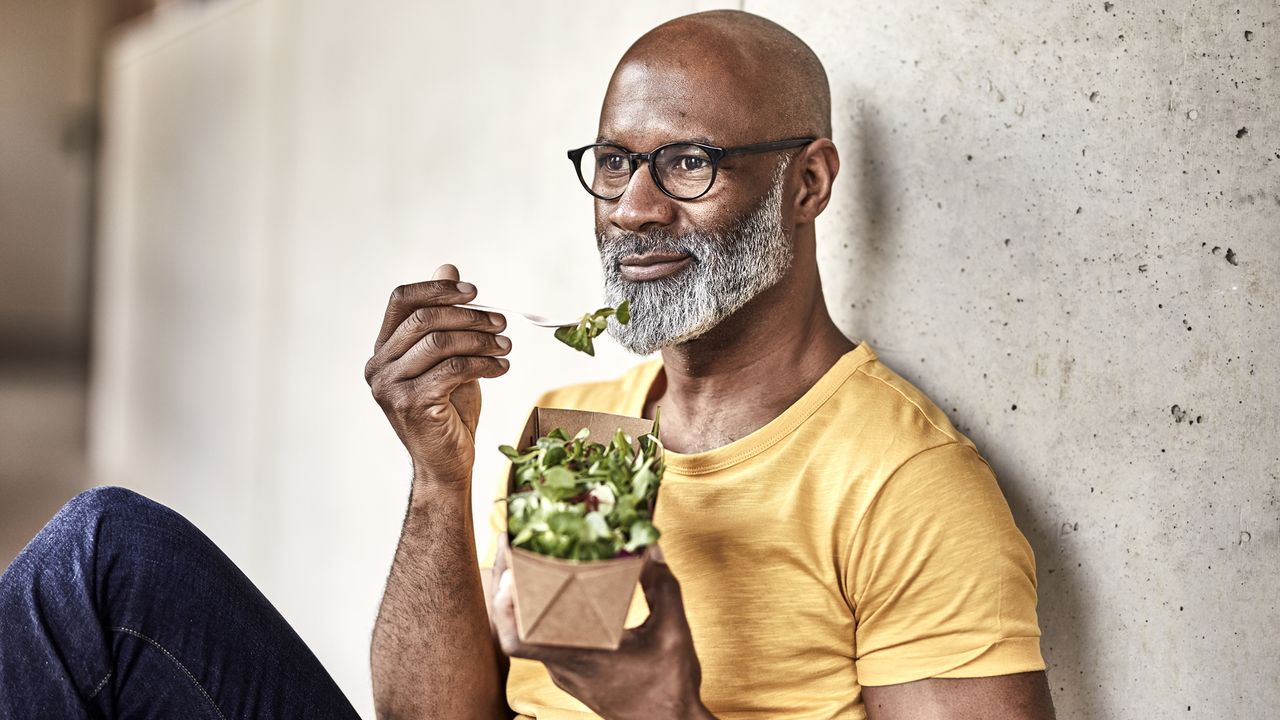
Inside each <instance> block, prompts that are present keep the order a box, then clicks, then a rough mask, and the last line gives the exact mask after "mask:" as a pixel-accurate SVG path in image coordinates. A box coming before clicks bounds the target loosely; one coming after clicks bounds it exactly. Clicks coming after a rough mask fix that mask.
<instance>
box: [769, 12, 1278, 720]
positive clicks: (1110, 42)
mask: <svg viewBox="0 0 1280 720" xmlns="http://www.w3.org/2000/svg"><path fill="white" fill-rule="evenodd" d="M822 5H823V7H822V9H821V11H818V10H817V9H816V8H815V7H813V5H812V4H807V3H790V2H783V1H781V0H778V1H776V2H762V1H758V0H748V2H747V3H746V8H747V9H748V10H752V11H756V12H759V13H761V14H763V15H766V16H768V17H770V18H773V19H775V20H777V21H778V22H780V23H782V24H783V25H785V26H787V27H788V28H791V29H792V30H793V31H795V32H796V33H797V34H799V35H800V36H801V37H803V38H805V39H806V40H807V41H808V42H809V43H810V44H811V45H812V46H813V48H814V49H815V50H816V51H817V53H818V54H819V55H820V56H821V57H822V58H823V59H824V61H825V62H826V65H827V69H828V73H829V74H830V79H831V84H832V89H833V92H834V96H835V97H834V107H835V111H834V112H835V123H836V134H837V137H836V142H837V144H838V145H839V147H840V148H841V151H842V154H843V159H844V163H845V165H844V169H843V171H842V174H841V176H840V178H839V180H838V185H839V197H838V198H837V201H836V202H834V203H833V206H832V207H831V208H830V210H829V211H828V213H827V215H826V216H824V218H823V219H822V221H821V224H820V229H819V236H820V242H821V243H822V245H823V251H822V256H821V260H820V262H821V263H822V268H823V276H824V280H825V283H826V290H827V296H828V299H829V301H830V304H831V305H832V306H833V308H834V309H835V312H836V316H837V317H838V319H839V322H840V323H841V325H842V327H843V328H845V329H846V331H847V332H848V333H850V334H851V335H853V336H855V337H862V338H866V339H868V340H869V341H870V342H871V344H872V347H874V348H876V349H877V350H878V351H879V352H880V353H881V355H882V356H883V357H884V358H885V359H886V360H887V361H888V362H889V363H890V364H891V365H892V366H893V367H894V368H896V369H897V370H898V371H899V372H901V373H902V374H903V375H905V376H906V377H908V378H909V379H911V380H912V381H913V382H915V383H916V384H917V385H918V386H919V387H921V388H922V389H923V390H925V391H926V392H927V393H928V394H930V395H931V396H932V397H933V398H934V399H935V400H936V401H937V402H938V403H939V404H940V405H942V406H943V407H944V408H945V409H946V410H947V411H948V412H949V413H950V415H951V417H952V419H953V420H954V421H955V422H956V423H957V424H958V425H959V426H960V428H961V429H962V430H963V431H964V432H966V433H968V434H969V435H970V437H972V438H973V439H974V441H975V442H976V443H977V444H978V446H979V447H980V448H981V449H982V451H983V452H984V453H985V454H986V455H987V457H988V458H990V459H991V460H992V462H993V465H994V466H995V468H996V470H997V472H998V473H999V477H1000V481H1001V484H1002V487H1003V488H1004V490H1005V493H1006V494H1007V496H1008V498H1009V500H1010V503H1011V505H1012V506H1013V508H1014V512H1015V515H1016V517H1017V520H1018V523H1019V526H1020V527H1021V528H1022V529H1023V531H1024V532H1025V533H1026V534H1027V535H1028V537H1029V539H1030V540H1031V543H1032V545H1033V546H1034V548H1035V551H1036V557H1037V562H1038V569H1039V573H1038V574H1039V582H1040V614H1041V620H1042V627H1043V630H1044V650H1045V654H1046V657H1047V659H1048V662H1049V664H1050V666H1051V667H1050V677H1051V680H1052V683H1053V688H1054V692H1055V697H1056V701H1057V704H1058V709H1059V717H1062V718H1133V719H1135V720H1136V719H1138V718H1166V717H1208V718H1262V717H1274V716H1275V713H1276V710H1275V708H1276V707H1278V706H1280V680H1277V678H1280V639H1278V634H1280V601H1278V599H1277V598H1280V439H1278V438H1277V426H1280V409H1278V408H1280V404H1278V402H1280V392H1278V389H1277V388H1278V385H1280V359H1278V357H1277V353H1276V348H1278V347H1280V305H1278V304H1280V7H1278V6H1277V5H1276V4H1275V3H1274V2H1264V1H1262V0H1256V1H1245V2H1237V3H1225V2H1185V1H1184V2H1165V3H1157V2H1135V1H1132V0H1130V1H1126V0H1116V2H1114V3H1112V2H1107V3H1103V2H1101V0H1099V1H1098V2H981V1H972V0H960V1H957V2H950V3H942V4H938V3H933V2H916V1H915V0H904V1H903V2H896V3H862V2H857V3H836V2H831V3H823V4H822Z"/></svg>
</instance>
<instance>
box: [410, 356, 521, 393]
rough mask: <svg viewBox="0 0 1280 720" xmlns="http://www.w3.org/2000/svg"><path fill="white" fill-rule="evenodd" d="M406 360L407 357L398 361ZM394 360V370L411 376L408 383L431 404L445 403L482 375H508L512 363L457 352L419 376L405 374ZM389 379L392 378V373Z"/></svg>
mask: <svg viewBox="0 0 1280 720" xmlns="http://www.w3.org/2000/svg"><path fill="white" fill-rule="evenodd" d="M402 361H404V358H402V359H401V360H397V361H396V363H399V362H402ZM396 363H392V366H393V367H392V368H391V370H390V372H391V373H393V374H395V375H397V376H399V377H402V378H408V379H407V380H405V382H408V383H410V384H411V385H412V393H413V394H415V395H418V396H419V397H420V398H421V399H422V401H423V402H425V403H426V404H428V405H432V404H439V403H443V402H444V401H445V400H446V399H447V398H448V397H449V396H450V395H452V394H453V391H454V390H456V389H458V386H460V385H464V384H466V383H469V382H474V381H476V380H480V379H481V378H496V377H501V376H502V375H505V374H506V372H507V369H508V368H510V367H511V362H510V361H509V360H507V359H506V358H504V357H478V356H475V355H454V356H453V357H447V358H445V359H444V360H442V361H440V362H439V363H438V364H437V365H436V366H435V367H432V368H431V369H430V370H428V371H427V372H424V373H422V374H420V375H418V376H417V377H413V376H411V375H406V374H404V373H403V372H402V371H401V369H400V368H398V367H394V366H395V365H396ZM388 382H394V381H392V380H390V375H389V376H388Z"/></svg>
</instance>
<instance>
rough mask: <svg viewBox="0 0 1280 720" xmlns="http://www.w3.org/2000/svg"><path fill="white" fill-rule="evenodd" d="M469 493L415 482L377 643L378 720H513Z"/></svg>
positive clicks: (459, 486)
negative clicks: (482, 579) (494, 639)
mask: <svg viewBox="0 0 1280 720" xmlns="http://www.w3.org/2000/svg"><path fill="white" fill-rule="evenodd" d="M470 494H471V491H470V486H469V484H467V483H451V484H448V485H441V484H435V483H433V482H431V481H430V480H429V479H426V478H415V481H414V490H413V494H412V497H411V499H410V502H409V512H408V515H407V516H406V518H405V522H404V529H403V531H402V532H401V536H400V544H399V546H398V547H397V548H396V555H395V561H394V562H393V564H392V567H391V575H390V577H389V578H388V579H387V588H386V592H385V594H384V595H383V598H382V607H381V609H380V610H379V612H378V620H377V624H376V625H375V626H374V631H373V643H372V665H373V693H374V702H375V705H376V708H377V713H378V717H379V718H384V719H395V720H410V719H416V718H443V717H447V718H484V719H485V720H492V719H493V718H507V717H508V716H509V715H508V713H507V708H506V703H505V700H504V699H503V693H502V689H501V687H500V682H499V673H498V662H497V657H496V654H495V651H494V646H493V643H492V642H491V635H490V631H489V618H488V614H487V612H486V610H485V600H484V592H483V590H482V587H481V583H480V570H479V566H478V564H477V562H476V552H475V540H474V533H473V528H472V523H471V507H470V505H471V503H470Z"/></svg>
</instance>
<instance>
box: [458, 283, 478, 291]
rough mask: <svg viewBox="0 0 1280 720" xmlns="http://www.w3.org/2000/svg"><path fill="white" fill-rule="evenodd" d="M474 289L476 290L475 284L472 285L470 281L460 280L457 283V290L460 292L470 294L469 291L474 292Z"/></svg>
mask: <svg viewBox="0 0 1280 720" xmlns="http://www.w3.org/2000/svg"><path fill="white" fill-rule="evenodd" d="M475 291H476V286H475V285H472V284H471V283H469V282H460V283H458V292H460V293H464V294H470V293H473V292H475Z"/></svg>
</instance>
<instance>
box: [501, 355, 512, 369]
mask: <svg viewBox="0 0 1280 720" xmlns="http://www.w3.org/2000/svg"><path fill="white" fill-rule="evenodd" d="M498 364H499V365H501V366H502V369H503V370H506V369H507V368H509V367H511V361H510V360H508V359H506V358H498Z"/></svg>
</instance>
